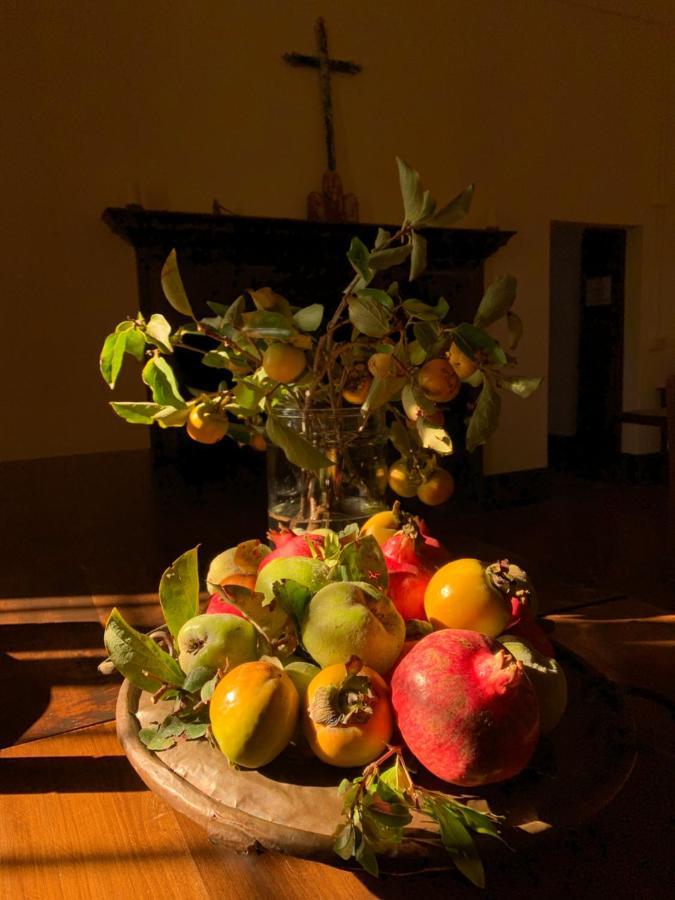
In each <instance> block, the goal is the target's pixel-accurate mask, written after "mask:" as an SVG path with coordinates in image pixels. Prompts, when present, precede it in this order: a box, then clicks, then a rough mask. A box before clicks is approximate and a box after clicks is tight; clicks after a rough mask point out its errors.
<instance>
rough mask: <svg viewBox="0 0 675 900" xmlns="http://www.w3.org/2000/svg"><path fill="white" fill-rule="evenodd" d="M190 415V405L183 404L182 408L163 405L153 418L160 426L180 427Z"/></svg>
mask: <svg viewBox="0 0 675 900" xmlns="http://www.w3.org/2000/svg"><path fill="white" fill-rule="evenodd" d="M189 415H190V407H188V406H184V407H183V408H182V409H174V408H173V406H163V407H162V409H160V411H159V412H158V413H156V414H155V416H154V417H153V420H154V421H155V422H156V423H157V424H158V425H159V427H160V428H182V427H183V425H185V423H186V422H187V420H188V416H189Z"/></svg>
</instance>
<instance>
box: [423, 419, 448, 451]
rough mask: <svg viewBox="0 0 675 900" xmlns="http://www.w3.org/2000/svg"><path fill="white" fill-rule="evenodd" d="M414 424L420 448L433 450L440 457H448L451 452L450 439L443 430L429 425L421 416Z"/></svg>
mask: <svg viewBox="0 0 675 900" xmlns="http://www.w3.org/2000/svg"><path fill="white" fill-rule="evenodd" d="M415 424H416V425H417V432H418V434H419V436H420V440H421V442H422V446H423V447H425V448H426V449H427V450H433V451H434V453H438V454H439V455H440V456H448V455H450V454H451V453H452V452H453V446H452V438H451V437H450V435H449V434H448V432H447V431H446V430H445V428H441V427H440V426H438V425H429V424H428V423H427V421H426V420H425V419H424V418H422V416H420V417H419V418H418V419H417V421H416V423H415Z"/></svg>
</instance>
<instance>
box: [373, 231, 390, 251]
mask: <svg viewBox="0 0 675 900" xmlns="http://www.w3.org/2000/svg"><path fill="white" fill-rule="evenodd" d="M390 240H391V234H390V233H389V232H388V231H387V229H386V228H378V229H377V235H376V237H375V249H376V250H381V249H382V247H384V245H385V244H386V243H387V241H390Z"/></svg>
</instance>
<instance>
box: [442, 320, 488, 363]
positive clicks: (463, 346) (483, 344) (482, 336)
mask: <svg viewBox="0 0 675 900" xmlns="http://www.w3.org/2000/svg"><path fill="white" fill-rule="evenodd" d="M452 339H453V341H455V343H456V344H457V346H458V347H459V349H460V350H461V351H462V352H463V353H466V355H467V356H470V357H471V359H476V354H477V353H478V352H480V351H482V352H483V353H485V354H486V355H487V354H489V353H490V351H491V350H492V349H493V348H494V347H496V346H497V341H496V340H495V339H494V338H493V337H491V336H490V335H489V334H488V333H487V332H486V331H483V330H482V329H481V328H477V327H476V326H475V325H469V324H468V322H463V323H462V324H461V325H458V326H457V327H456V328H455V329H454V330H453V333H452Z"/></svg>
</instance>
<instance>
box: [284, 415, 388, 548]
mask: <svg viewBox="0 0 675 900" xmlns="http://www.w3.org/2000/svg"><path fill="white" fill-rule="evenodd" d="M276 415H277V416H278V417H279V419H280V420H281V421H282V422H283V423H284V424H285V425H287V426H289V427H290V428H293V429H294V430H295V431H298V432H299V433H301V434H302V435H303V437H305V438H306V439H307V440H308V441H310V442H311V443H312V444H313V445H314V446H315V447H317V448H318V449H319V450H321V452H322V453H323V454H324V455H325V456H326V457H328V459H330V460H332V461H333V462H334V464H333V465H331V466H327V467H326V468H325V469H321V471H320V472H311V471H309V470H307V469H300V468H299V467H298V466H295V465H293V464H292V463H290V462H289V461H288V459H287V458H286V456H285V454H284V452H283V450H280V449H279V448H278V447H276V446H274V445H272V446H270V447H269V448H268V455H267V495H268V519H269V525H270V528H274V529H278V528H283V527H285V528H302V529H312V528H333V529H334V530H336V531H339V530H340V529H342V528H344V527H345V525H349V523H350V522H357V523H359V524H362V523H363V522H365V521H366V519H368V518H370V516H372V515H373V514H374V513H376V512H379V511H380V510H382V509H385V508H386V503H385V500H384V494H385V490H386V486H387V462H386V455H385V450H386V446H387V435H386V431H385V428H384V418H383V417H382V416H381V415H374V416H372V417H371V418H370V419H369V420H368V421H367V422H366V423H365V425H363V418H362V416H361V412H360V410H358V409H338V410H330V409H314V410H310V411H308V412H307V413H305V412H303V411H302V410H299V409H296V408H288V409H283V410H277V411H276Z"/></svg>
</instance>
